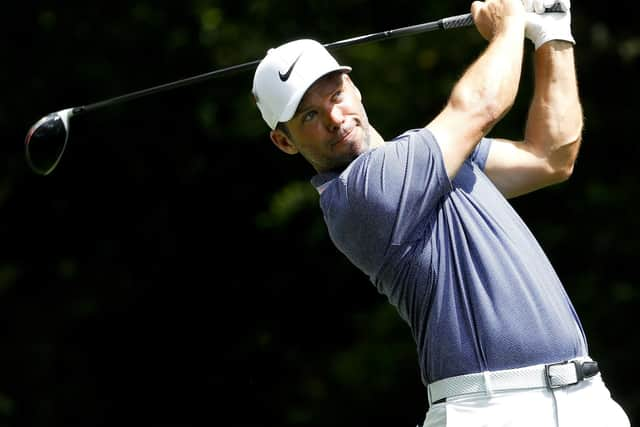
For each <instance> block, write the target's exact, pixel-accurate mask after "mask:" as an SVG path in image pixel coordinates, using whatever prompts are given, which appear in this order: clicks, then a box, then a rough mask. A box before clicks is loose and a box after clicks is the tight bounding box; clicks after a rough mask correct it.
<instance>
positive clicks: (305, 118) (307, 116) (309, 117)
mask: <svg viewBox="0 0 640 427" xmlns="http://www.w3.org/2000/svg"><path fill="white" fill-rule="evenodd" d="M317 114H318V113H317V112H316V111H314V110H311V111H307V112H306V113H304V114H303V115H302V122H303V123H306V122H309V121H311V120H313V118H314V117H315V116H316V115H317Z"/></svg>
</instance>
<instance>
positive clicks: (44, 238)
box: [0, 0, 640, 427]
mask: <svg viewBox="0 0 640 427" xmlns="http://www.w3.org/2000/svg"><path fill="white" fill-rule="evenodd" d="M573 8H574V11H573V31H574V35H575V37H576V39H577V41H578V43H577V45H576V47H575V50H576V58H577V66H578V75H579V81H580V92H581V96H582V101H583V106H584V114H585V131H584V143H583V148H582V151H581V154H580V158H579V160H578V163H577V166H576V169H575V173H574V175H573V177H572V178H571V179H570V180H569V181H568V182H566V183H563V184H561V185H558V186H555V187H553V188H548V189H545V190H542V191H539V192H537V193H534V194H531V195H528V196H524V197H521V198H519V199H515V200H514V201H513V204H514V206H515V207H516V209H517V210H518V211H519V212H520V214H521V215H522V217H523V218H524V219H525V220H526V221H527V222H528V224H529V225H530V227H531V229H532V230H533V232H534V233H535V234H536V235H537V236H538V238H539V240H540V243H541V244H542V246H543V248H544V249H545V250H546V251H547V253H548V255H549V257H550V258H551V260H552V262H553V263H554V265H555V266H556V269H557V271H558V274H559V275H560V277H561V278H562V280H563V281H564V283H565V287H566V289H567V292H568V293H569V295H570V296H571V298H572V300H573V301H574V304H575V306H576V309H577V311H578V312H579V314H580V316H581V318H582V321H583V324H584V327H585V329H586V331H587V336H588V339H589V344H590V351H591V355H592V356H593V357H594V358H595V359H597V360H598V361H599V362H600V365H601V367H602V369H603V371H604V374H603V377H604V379H605V382H607V384H608V385H609V387H610V389H611V390H612V393H613V395H614V397H615V398H616V399H617V400H618V401H619V402H620V403H621V404H622V405H623V406H624V407H625V409H626V410H627V412H628V413H629V415H630V416H631V418H632V422H633V420H635V419H638V417H639V416H640V413H639V411H640V406H639V405H640V391H639V389H638V387H637V386H636V383H637V381H638V379H639V374H638V371H637V363H636V349H637V345H638V339H637V337H638V334H637V331H636V325H637V323H636V313H637V311H638V309H639V308H640V291H639V289H638V287H637V285H638V279H637V272H636V269H637V264H636V262H637V253H638V242H639V239H638V232H637V226H638V219H637V200H638V187H637V170H636V169H637V168H636V164H637V157H638V148H637V147H638V144H637V141H636V134H637V122H638V120H637V107H636V101H637V99H638V97H639V95H640V93H639V89H638V82H637V77H638V69H639V56H640V35H639V34H638V32H637V30H636V29H637V23H636V18H635V17H636V16H637V15H638V13H639V12H640V10H639V9H640V6H639V5H638V3H637V2H623V3H617V4H616V7H604V8H603V5H602V2H595V1H586V2H585V1H582V2H575V4H574V5H573ZM468 10H469V4H468V3H466V2H462V1H454V2H437V1H431V2H407V1H403V0H400V1H395V2H393V3H392V4H390V3H388V2H385V3H378V2H366V1H364V0H342V1H327V2H317V1H313V2H310V1H300V2H276V1H273V0H251V1H246V2H230V1H222V0H219V1H216V0H187V1H183V2H171V1H155V2H151V1H142V0H140V1H129V2H106V1H98V2H85V1H77V0H76V1H65V2H61V1H58V2H54V1H25V2H13V3H11V8H9V9H7V10H5V13H3V18H4V20H3V21H4V23H3V26H2V30H0V31H2V32H3V33H4V34H3V36H2V37H0V54H1V58H2V67H0V85H1V87H2V97H1V98H0V131H1V132H2V134H1V137H2V149H3V157H2V161H3V164H4V167H3V169H2V173H1V175H0V241H1V242H2V245H1V246H0V250H1V251H2V253H1V257H0V325H2V326H1V328H2V329H1V330H2V335H1V338H2V341H1V347H0V425H3V426H32V427H39V426H59V425H60V426H62V425H65V426H70V425H78V426H80V425H82V426H113V425H121V424H123V423H126V422H130V423H134V424H137V425H149V426H151V425H153V426H205V425H206V426H210V425H225V426H267V425H268V426H271V425H273V426H305V427H306V426H327V425H332V426H360V425H363V426H364V425H385V426H414V425H416V424H418V423H421V422H422V421H423V418H424V413H425V411H426V409H427V406H426V393H425V390H424V388H423V386H422V384H421V383H420V380H419V373H418V368H417V362H416V360H417V359H416V354H415V348H414V344H413V342H412V340H411V335H410V333H409V330H408V328H407V327H406V326H405V325H404V324H403V323H401V321H400V320H399V317H397V315H396V313H395V312H394V309H393V308H392V307H391V306H390V305H388V304H387V303H386V300H385V299H384V298H383V297H382V296H381V295H379V294H377V292H376V291H375V289H374V288H373V286H372V285H371V284H370V283H369V282H368V280H367V278H366V277H364V275H363V274H361V273H360V272H359V271H357V270H355V268H354V267H352V266H351V265H350V264H349V263H348V262H347V261H346V259H345V258H344V257H343V256H342V255H341V254H340V253H338V252H337V250H335V249H334V248H333V246H332V244H331V242H330V240H329V238H328V235H327V233H326V231H325V228H324V225H323V222H322V218H321V214H320V211H319V209H318V207H317V195H316V193H315V190H313V188H312V187H311V186H310V184H309V183H308V180H309V178H310V177H311V175H312V172H313V171H312V170H311V168H310V167H309V166H308V165H307V164H306V163H305V162H304V161H303V160H302V159H301V158H299V157H290V156H285V155H283V154H282V153H281V152H280V151H278V150H277V149H276V148H275V147H274V146H273V145H272V144H271V143H270V142H269V140H268V132H267V128H266V126H265V125H264V123H263V122H262V120H261V118H260V115H259V113H258V110H257V109H256V108H255V106H254V104H253V101H252V97H251V95H250V88H251V79H252V72H244V73H240V74H237V75H234V76H231V77H225V78H223V79H220V80H210V81H207V82H204V83H200V84H197V85H193V86H189V87H184V88H180V89H177V90H174V91H169V92H165V93H162V94H156V95H153V96H150V97H146V98H141V99H138V100H134V101H131V102H128V103H125V104H120V105H118V106H114V107H110V108H106V109H103V110H99V111H95V112H93V113H90V114H86V115H83V116H77V117H75V118H73V119H72V120H71V133H70V139H69V146H68V149H67V152H66V153H65V155H64V157H63V159H62V161H61V163H60V165H59V166H58V168H57V169H56V170H55V171H54V172H53V173H52V174H51V175H49V176H46V177H45V176H40V175H36V174H34V173H33V172H32V171H31V170H30V169H29V168H28V166H27V164H26V162H25V157H24V138H25V136H26V133H27V131H28V129H29V127H30V126H31V125H32V124H33V123H35V122H36V121H37V120H38V119H39V118H41V117H42V116H44V115H46V114H48V113H50V112H54V111H58V110H61V109H63V108H67V107H72V106H78V105H84V104H88V103H92V102H95V101H99V100H103V99H107V98H111V97H114V96H117V95H121V94H124V93H128V92H132V91H134V90H138V89H143V88H148V87H152V86H155V85H158V84H162V83H166V82H170V81H174V80H178V79H181V78H185V77H190V76H193V75H197V74H201V73H204V72H207V71H210V70H214V69H219V68H223V67H226V66H229V65H234V64H239V63H243V62H247V61H251V60H254V59H259V58H261V57H262V56H263V55H264V53H265V52H266V49H267V48H269V47H272V46H274V45H277V44H280V43H282V42H285V41H289V40H291V39H295V38H298V37H313V38H316V39H318V40H319V41H321V42H323V43H328V42H331V41H336V40H342V39H345V38H348V37H353V36H356V35H361V34H368V33H372V32H377V31H382V30H387V29H392V28H397V27H401V26H406V25H412V24H417V23H420V22H426V21H432V20H435V19H438V18H441V17H445V16H451V15H457V14H462V13H466V12H468ZM484 46H485V42H484V41H483V40H482V39H481V37H480V36H479V35H478V34H477V32H476V31H475V30H474V29H473V28H467V29H458V30H452V31H449V32H439V33H428V34H422V35H416V36H411V37H405V38H401V39H396V40H387V41H384V42H378V43H373V44H368V45H364V46H358V47H354V48H346V49H344V50H340V51H337V52H336V56H337V57H338V59H339V60H340V61H341V62H343V63H346V64H349V65H351V66H352V67H353V69H354V70H353V72H352V78H353V79H354V81H355V82H356V84H357V85H358V86H359V88H360V89H361V91H362V92H363V95H364V103H365V106H366V108H367V110H368V113H369V117H370V119H371V121H372V123H373V124H374V125H375V126H376V128H377V129H378V130H379V131H380V132H381V134H382V135H383V136H385V137H392V136H395V135H396V134H398V133H401V132H402V131H404V130H405V129H408V128H413V127H420V126H423V125H424V124H426V123H427V121H428V119H429V118H430V117H432V116H433V115H434V114H435V113H436V112H437V111H438V110H439V108H440V107H441V106H442V105H443V103H444V101H445V100H446V96H447V95H448V93H449V91H450V90H451V86H452V84H453V83H454V82H455V81H456V79H457V78H458V77H459V76H460V74H461V73H462V72H463V71H464V69H465V67H466V66H467V65H468V64H470V63H471V61H472V60H473V59H474V58H475V57H476V56H477V55H478V54H479V53H480V52H481V50H482V49H483V47H484ZM531 52H532V46H531V44H530V43H527V59H526V60H525V64H524V73H523V79H522V85H521V91H520V94H519V96H518V99H517V102H516V105H515V106H514V108H513V110H512V111H511V112H510V113H509V115H508V116H507V117H505V119H504V120H503V121H502V122H501V123H500V124H499V125H498V127H497V128H496V129H495V131H494V132H493V135H496V136H505V137H513V138H518V137H520V136H521V134H522V130H523V127H524V118H525V115H526V109H527V107H528V102H529V96H530V94H531V77H532V63H531Z"/></svg>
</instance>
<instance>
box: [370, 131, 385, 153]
mask: <svg viewBox="0 0 640 427" xmlns="http://www.w3.org/2000/svg"><path fill="white" fill-rule="evenodd" d="M369 138H370V141H369V149H374V148H378V147H382V146H383V145H384V144H385V142H386V141H385V140H384V138H383V137H382V136H381V135H380V134H379V133H378V131H377V130H376V129H375V128H374V127H373V126H369Z"/></svg>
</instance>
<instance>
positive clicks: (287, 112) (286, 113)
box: [278, 66, 351, 122]
mask: <svg viewBox="0 0 640 427" xmlns="http://www.w3.org/2000/svg"><path fill="white" fill-rule="evenodd" d="M335 71H344V72H345V73H348V72H350V71H351V67H348V66H340V67H337V68H332V69H330V70H328V71H326V72H324V73H322V74H320V75H319V76H318V77H316V78H315V79H314V80H313V81H311V82H310V83H309V84H308V85H306V87H304V86H303V87H301V88H300V90H299V91H298V92H296V93H295V95H294V96H292V97H291V99H290V100H289V103H288V104H287V106H286V108H285V109H284V110H283V111H282V114H281V115H280V117H279V119H278V122H288V121H289V120H291V119H292V118H293V116H294V115H295V114H296V110H297V109H298V105H300V101H302V98H303V97H304V94H305V93H307V90H309V88H310V87H311V86H313V84H314V83H315V82H317V81H318V80H320V79H321V78H323V77H324V76H326V75H327V74H331V73H333V72H335Z"/></svg>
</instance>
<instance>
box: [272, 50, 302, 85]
mask: <svg viewBox="0 0 640 427" xmlns="http://www.w3.org/2000/svg"><path fill="white" fill-rule="evenodd" d="M301 56H302V54H300V55H298V57H297V58H296V60H295V61H293V64H291V66H290V67H289V69H288V70H287V72H286V73H284V74H282V73H281V72H280V71H278V75H279V76H280V80H282V81H283V82H286V81H287V80H289V77H290V76H291V72H292V71H293V67H295V66H296V63H297V62H298V59H300V57H301Z"/></svg>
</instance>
